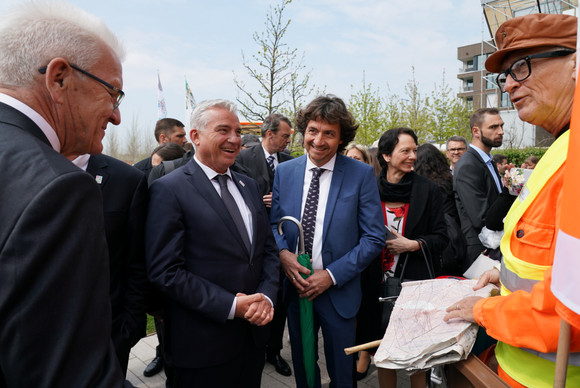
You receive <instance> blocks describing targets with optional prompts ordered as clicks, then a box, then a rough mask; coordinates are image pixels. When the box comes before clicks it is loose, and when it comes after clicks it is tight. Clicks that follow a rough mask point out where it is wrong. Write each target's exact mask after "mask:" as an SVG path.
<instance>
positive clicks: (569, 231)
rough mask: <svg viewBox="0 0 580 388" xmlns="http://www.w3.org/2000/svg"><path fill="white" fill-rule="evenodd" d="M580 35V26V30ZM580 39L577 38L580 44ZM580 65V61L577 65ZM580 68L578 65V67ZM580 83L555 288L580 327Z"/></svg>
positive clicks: (566, 315) (563, 310) (563, 313)
mask: <svg viewBox="0 0 580 388" xmlns="http://www.w3.org/2000/svg"><path fill="white" fill-rule="evenodd" d="M578 35H580V29H579V33H578ZM578 42H580V40H578V41H577V45H578ZM576 66H577V67H578V64H577V65H576ZM576 71H577V72H578V68H577V69H576ZM576 80H578V77H576ZM579 150H580V85H579V83H578V81H576V90H575V92H574V103H573V105H572V120H571V122H570V142H569V143H568V155H567V157H566V167H565V168H566V170H565V171H564V183H563V186H562V204H561V207H560V217H561V218H560V229H559V230H558V236H557V240H556V250H555V253H554V266H553V268H552V286H551V290H552V292H553V293H554V295H555V296H556V298H558V304H557V305H556V312H557V313H558V314H559V315H560V317H562V319H564V320H565V321H566V322H567V323H569V324H570V325H573V326H575V327H577V328H579V329H580V282H579V281H578V268H580V222H578V219H579V218H580V203H579V202H578V199H579V198H580V180H579V179H578V173H579V172H580V152H578V151H579Z"/></svg>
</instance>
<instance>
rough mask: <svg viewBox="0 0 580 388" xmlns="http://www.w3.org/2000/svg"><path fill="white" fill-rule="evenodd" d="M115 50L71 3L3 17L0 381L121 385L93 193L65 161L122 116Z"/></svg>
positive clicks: (21, 9) (90, 146)
mask: <svg viewBox="0 0 580 388" xmlns="http://www.w3.org/2000/svg"><path fill="white" fill-rule="evenodd" d="M123 56H124V52H123V49H122V47H121V46H120V44H119V42H118V40H117V38H116V37H115V36H114V35H113V33H112V32H111V31H110V30H109V29H108V28H107V27H106V26H105V25H104V24H103V23H102V21H100V20H99V19H97V18H95V17H94V16H92V15H88V14H86V13H85V12H83V11H81V10H79V9H78V8H76V7H74V6H73V5H71V4H64V3H63V4H60V3H53V4H48V3H24V4H21V5H19V6H17V7H16V8H14V10H13V11H12V12H11V13H9V14H7V15H3V17H2V18H0V144H1V145H2V146H1V149H0V163H1V164H2V166H4V168H3V169H2V171H1V172H0V182H2V187H3V188H2V190H0V218H1V219H2V223H1V224H0V284H1V285H2V286H1V287H0V344H1V345H0V386H1V387H40V388H42V387H51V388H54V387H103V388H109V387H121V386H122V384H123V380H124V379H123V374H122V373H121V368H120V367H119V363H118V361H117V357H116V356H115V350H114V348H113V344H112V342H111V307H110V300H109V263H108V255H107V244H106V241H105V233H104V225H103V206H102V201H101V193H100V192H99V188H98V185H97V183H95V180H94V179H93V178H92V177H91V176H90V175H88V174H86V173H85V172H84V171H82V170H80V169H79V168H78V167H76V166H75V165H74V164H72V163H71V160H73V159H74V158H76V157H77V156H79V155H82V154H86V153H91V154H98V153H100V152H101V151H102V144H101V141H102V138H103V136H104V134H105V129H106V127H107V125H108V123H112V124H115V125H118V124H119V123H120V121H121V116H120V113H119V109H118V107H119V103H120V102H121V99H122V98H123V95H124V93H123V91H122V90H121V88H122V87H123V77H122V67H121V60H122V58H123Z"/></svg>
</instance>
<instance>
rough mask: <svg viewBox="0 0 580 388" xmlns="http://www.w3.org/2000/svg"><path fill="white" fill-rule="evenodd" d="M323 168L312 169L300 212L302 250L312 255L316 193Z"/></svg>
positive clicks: (316, 203)
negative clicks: (302, 235) (302, 234)
mask: <svg viewBox="0 0 580 388" xmlns="http://www.w3.org/2000/svg"><path fill="white" fill-rule="evenodd" d="M324 171H325V169H324V168H313V169H312V180H311V181H310V187H309V188H308V195H307V196H306V203H305V204H304V213H303V214H302V229H303V230H304V251H305V252H306V253H308V254H310V255H312V242H313V241H314V227H315V226H316V212H317V211H318V194H319V192H320V175H322V173H323V172H324Z"/></svg>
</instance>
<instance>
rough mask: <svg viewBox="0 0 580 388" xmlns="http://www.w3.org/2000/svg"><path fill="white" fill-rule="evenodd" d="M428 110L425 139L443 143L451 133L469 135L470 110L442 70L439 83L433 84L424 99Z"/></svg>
mask: <svg viewBox="0 0 580 388" xmlns="http://www.w3.org/2000/svg"><path fill="white" fill-rule="evenodd" d="M425 106H426V110H427V112H428V119H427V120H428V125H427V129H426V131H427V133H429V136H427V137H426V139H425V140H428V141H430V142H433V143H437V144H443V143H445V142H446V141H447V139H448V138H449V137H451V136H453V135H459V136H463V137H466V138H469V137H470V129H469V118H470V117H471V111H470V110H469V109H468V108H467V106H466V105H465V104H464V103H463V102H462V101H461V100H459V99H458V98H457V97H456V96H455V94H454V93H453V91H452V90H451V88H450V87H449V85H448V84H447V83H446V82H445V72H443V77H442V82H441V85H435V90H434V91H432V92H431V97H430V98H429V97H428V98H427V99H426V100H425Z"/></svg>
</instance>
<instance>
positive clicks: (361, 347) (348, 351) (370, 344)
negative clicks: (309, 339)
mask: <svg viewBox="0 0 580 388" xmlns="http://www.w3.org/2000/svg"><path fill="white" fill-rule="evenodd" d="M380 344H381V340H376V341H373V342H367V343H366V344H362V345H357V346H353V347H351V348H346V349H344V352H345V353H346V355H347V356H348V355H349V354H353V353H356V352H360V351H361V350H367V349H372V348H376V347H377V346H379V345H380Z"/></svg>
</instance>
